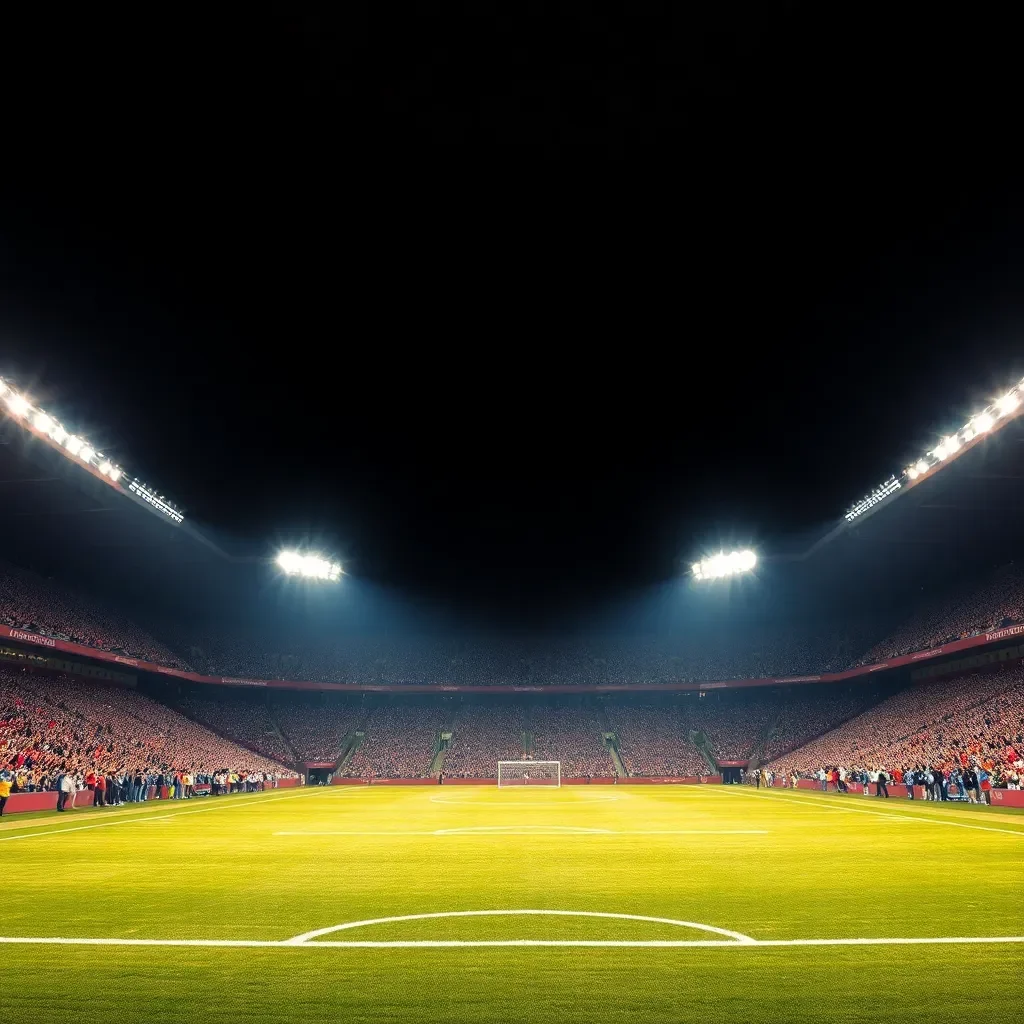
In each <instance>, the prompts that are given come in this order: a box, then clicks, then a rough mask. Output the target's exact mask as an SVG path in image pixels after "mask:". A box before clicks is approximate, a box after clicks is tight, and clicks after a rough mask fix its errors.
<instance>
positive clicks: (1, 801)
mask: <svg viewBox="0 0 1024 1024" xmlns="http://www.w3.org/2000/svg"><path fill="white" fill-rule="evenodd" d="M10 795H11V777H10V774H9V773H8V772H0V818H2V817H3V816H4V807H6V806H7V798H8V797H9V796H10Z"/></svg>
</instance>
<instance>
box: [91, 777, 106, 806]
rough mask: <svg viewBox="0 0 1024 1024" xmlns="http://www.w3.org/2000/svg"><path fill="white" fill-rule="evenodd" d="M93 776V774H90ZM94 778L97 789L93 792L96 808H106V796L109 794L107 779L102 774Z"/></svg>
mask: <svg viewBox="0 0 1024 1024" xmlns="http://www.w3.org/2000/svg"><path fill="white" fill-rule="evenodd" d="M89 774H90V775H91V774H92V773H91V772H90V773H89ZM93 778H94V779H95V780H96V788H95V790H94V791H93V792H94V794H95V795H94V796H93V798H92V802H93V806H94V807H106V806H107V801H106V794H107V779H106V776H105V775H104V774H103V773H102V772H100V774H99V775H94V776H93Z"/></svg>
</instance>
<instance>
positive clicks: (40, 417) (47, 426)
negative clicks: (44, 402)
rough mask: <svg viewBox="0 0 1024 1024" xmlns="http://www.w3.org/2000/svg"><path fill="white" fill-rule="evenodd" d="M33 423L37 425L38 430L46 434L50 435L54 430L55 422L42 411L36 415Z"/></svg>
mask: <svg viewBox="0 0 1024 1024" xmlns="http://www.w3.org/2000/svg"><path fill="white" fill-rule="evenodd" d="M32 422H33V423H34V424H35V426H36V430H41V431H42V432H43V433H44V434H48V433H49V432H50V430H51V429H52V428H53V420H51V419H50V417H49V416H47V415H46V413H45V412H43V410H42V409H40V410H39V412H37V413H36V418H35V419H34V420H33V421H32Z"/></svg>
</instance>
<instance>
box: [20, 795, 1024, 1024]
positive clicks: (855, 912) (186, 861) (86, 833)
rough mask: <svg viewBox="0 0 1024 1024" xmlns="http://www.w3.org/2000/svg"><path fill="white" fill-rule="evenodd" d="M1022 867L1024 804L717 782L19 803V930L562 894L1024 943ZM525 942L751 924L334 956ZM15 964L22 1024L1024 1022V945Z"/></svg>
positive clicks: (570, 899) (556, 921)
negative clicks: (35, 810) (1020, 1011)
mask: <svg viewBox="0 0 1024 1024" xmlns="http://www.w3.org/2000/svg"><path fill="white" fill-rule="evenodd" d="M167 815H170V817H166V818H165V817H164V816H167ZM160 819H163V820H160ZM94 826H98V827H94ZM70 829H75V830H76V831H68V830H70ZM451 830H456V831H451ZM461 830H466V831H461ZM583 830H605V831H583ZM283 832H295V833H302V834H299V835H280V834H276V833H283ZM681 832H685V833H688V834H677V833H681ZM316 833H365V834H316ZM378 833H384V834H378ZM437 833H440V834H437ZM656 833H676V834H656ZM699 833H704V834H699ZM712 833H714V834H712ZM15 837H23V838H15ZM1022 862H1024V819H1022V818H1021V817H1020V816H1019V815H1013V814H1008V813H1003V812H1000V811H996V810H992V809H987V810H982V811H977V810H973V811H972V810H969V809H967V808H959V807H955V806H948V805H939V806H936V805H931V804H910V803H908V802H905V801H902V800H900V801H897V800H890V801H888V802H887V803H885V802H883V801H878V800H875V799H874V798H863V797H856V796H850V797H845V798H844V797H836V796H832V795H829V796H823V795H821V794H813V793H806V794H805V793H797V794H794V793H780V792H774V793H755V792H751V791H749V790H746V789H743V790H739V789H734V788H727V787H710V786H707V787H700V786H693V787H657V788H655V787H651V788H647V787H625V786H622V787H607V788H606V787H600V788H599V787H566V788H564V789H562V790H542V789H529V790H523V789H517V790H503V791H500V792H499V791H498V790H497V789H494V788H475V787H448V788H445V787H440V788H436V787H409V788H390V787H376V788H371V789H365V788H361V787H360V788H352V789H350V788H347V787H334V788H332V789H327V790H323V789H321V790H307V791H299V792H295V793H275V794H267V795H257V796H252V797H233V798H227V799H220V800H206V801H194V802H192V803H189V804H181V803H171V804H162V803H157V804H148V805H145V806H144V807H142V808H139V809H136V808H123V809H115V810H110V811H108V812H103V811H95V812H92V811H82V812H76V813H73V814H70V815H61V816H59V817H53V816H46V817H38V818H36V817H33V818H23V817H22V818H19V817H17V816H15V817H11V818H5V819H3V821H2V822H0V865H2V869H3V877H4V891H3V899H2V901H0V935H2V936H8V937H31V936H45V937H60V938H82V937H100V938H118V939H164V940H176V939H190V940H256V941H260V942H282V941H283V940H287V939H289V938H292V937H294V936H297V935H300V934H302V933H305V932H307V931H311V930H314V929H320V928H329V927H332V926H335V925H339V924H343V923H345V922H354V921H365V920H368V919H377V918H384V917H397V916H404V915H410V914H428V913H443V912H452V911H467V910H511V909H534V910H545V909H546V910H562V911H565V910H569V911H588V912H598V913H612V914H628V915H641V916H650V917H659V918H669V919H672V920H674V921H689V922H694V923H699V924H703V925H708V926H712V927H716V928H721V929H728V930H730V931H735V932H740V933H743V934H744V935H747V936H750V937H752V938H753V939H755V940H758V941H763V940H772V941H780V940H792V939H808V938H815V939H834V938H898V937H936V936H945V937H966V936H982V937H991V936H1016V935H1024V887H1022V885H1021V874H1020V871H1021V864H1022ZM517 939H519V940H522V939H540V940H549V941H557V942H564V941H576V942H580V941H584V942H586V941H601V942H604V941H620V942H651V941H654V942H665V941H679V940H684V941H707V940H718V941H732V940H723V939H722V937H721V936H719V935H716V934H712V933H708V932H703V931H699V930H694V929H691V928H682V927H678V926H676V925H671V924H660V923H649V922H640V921H634V920H625V919H610V918H594V917H582V916H528V917H527V916H491V917H487V916H474V917H460V918H453V917H447V918H432V919H426V920H414V921H404V922H390V923H384V924H379V925H373V926H366V927H361V928H357V929H351V930H345V931H340V932H334V933H332V934H330V935H326V936H324V937H323V939H320V940H317V939H314V940H311V941H310V943H309V946H310V947H312V946H315V945H316V944H317V943H320V942H323V941H327V942H339V941H342V942H354V941H363V942H365V941H372V942H424V941H432V942H436V941H462V942H467V941H468V942H476V941H484V942H494V941H499V942H501V941H508V940H517ZM0 958H2V959H0V963H2V965H3V969H2V975H3V994H2V995H0V1024H5V1022H6V1021H7V1020H12V1021H14V1020H18V1021H23V1020H48V1021H49V1020H52V1021H78V1020H95V1021H118V1022H124V1021H147V1022H162V1021H305V1020H309V1021H311V1022H312V1021H315V1022H318V1024H319V1022H325V1021H334V1020H342V1019H344V1020H346V1021H353V1022H354V1021H364V1020H366V1021H371V1020H372V1021H428V1020H429V1021H442V1020H444V1021H484V1020H498V1021H506V1020H507V1021H515V1022H529V1024H533V1022H538V1021H557V1022H559V1024H570V1022H574V1021H587V1022H590V1021H595V1020H603V1021H627V1020H643V1021H662V1020H664V1021H690V1020H693V1021H701V1022H710V1021H714V1022H716V1024H720V1022H729V1021H773V1022H778V1021H788V1020H821V1021H877V1020H880V1019H887V1018H891V1019H900V1020H908V1021H918V1020H920V1021H928V1022H929V1024H936V1022H940V1021H954V1020H963V1019H968V1018H971V1019H975V1018H977V1019H983V1020H993V1021H995V1020H1004V1019H1009V1018H1010V1017H1011V1016H1016V1009H1017V1008H1018V1007H1019V1004H1020V981H1019V979H1020V976H1021V961H1022V958H1024V944H1021V945H1009V944H998V945H997V944H988V943H984V944H973V945H968V944H956V945H943V946H932V945H921V946H901V945H862V946H841V945H826V946H746V947H743V946H739V945H736V946H733V947H731V948H723V947H692V946H690V947H669V948H666V947H651V946H626V947H615V948H609V947H593V946H577V947H568V946H554V947H537V946H497V947H495V946H473V945H470V946H458V947H408V946H400V947H383V948H382V947H372V948H366V947H346V948H339V947H335V946H328V947H323V948H294V947H288V946H280V945H275V946H260V947H233V946H227V947H207V946H200V947H182V946H127V945H103V946H74V945H51V944H48V945H29V944H24V943H15V944H6V943H4V944H0Z"/></svg>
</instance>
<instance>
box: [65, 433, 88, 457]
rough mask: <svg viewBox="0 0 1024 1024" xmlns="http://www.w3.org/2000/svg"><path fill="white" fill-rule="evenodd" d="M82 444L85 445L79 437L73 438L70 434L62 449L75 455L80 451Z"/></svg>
mask: <svg viewBox="0 0 1024 1024" xmlns="http://www.w3.org/2000/svg"><path fill="white" fill-rule="evenodd" d="M83 444H85V442H84V441H83V440H82V439H81V438H80V437H75V435H74V434H72V435H71V436H70V437H69V438H68V439H67V441H66V442H65V445H64V447H65V448H67V450H68V451H69V452H71V454H72V455H77V454H78V453H79V452H80V451H81V450H82V445H83Z"/></svg>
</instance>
